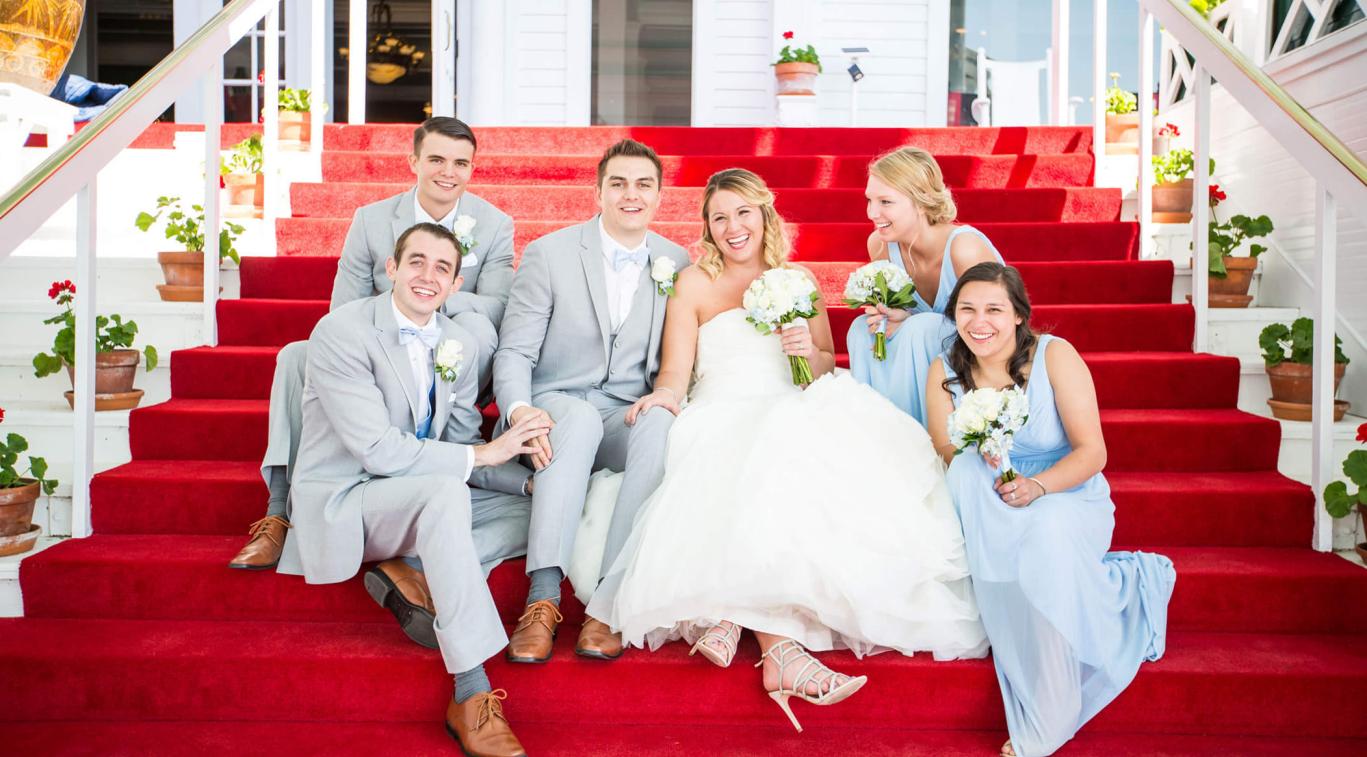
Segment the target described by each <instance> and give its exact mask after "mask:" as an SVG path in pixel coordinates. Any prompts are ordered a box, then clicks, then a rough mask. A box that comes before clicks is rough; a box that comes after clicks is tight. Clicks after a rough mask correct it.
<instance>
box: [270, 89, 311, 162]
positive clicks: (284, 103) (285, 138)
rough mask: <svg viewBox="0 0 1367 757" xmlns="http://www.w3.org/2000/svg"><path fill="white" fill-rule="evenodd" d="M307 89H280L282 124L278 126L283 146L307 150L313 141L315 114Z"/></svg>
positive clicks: (284, 147)
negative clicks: (310, 105) (311, 108)
mask: <svg viewBox="0 0 1367 757" xmlns="http://www.w3.org/2000/svg"><path fill="white" fill-rule="evenodd" d="M309 100H310V93H309V90H307V89H291V88H289V87H285V88H284V89H281V90H280V124H279V126H278V127H277V128H278V132H277V134H278V135H279V139H280V142H281V145H280V146H281V148H283V149H295V150H307V149H308V148H309V145H310V144H311V142H312V136H311V135H312V133H313V114H312V111H311V110H310V107H309Z"/></svg>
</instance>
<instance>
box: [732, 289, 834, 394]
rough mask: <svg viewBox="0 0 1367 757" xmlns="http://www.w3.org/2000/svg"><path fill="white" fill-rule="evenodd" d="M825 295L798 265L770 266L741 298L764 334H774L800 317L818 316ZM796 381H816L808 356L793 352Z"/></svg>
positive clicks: (749, 318) (792, 358)
mask: <svg viewBox="0 0 1367 757" xmlns="http://www.w3.org/2000/svg"><path fill="white" fill-rule="evenodd" d="M820 296H821V295H820V294H819V293H818V292H817V291H816V284H814V283H812V280H811V278H810V277H809V276H807V274H806V273H804V272H802V271H799V270H797V269H796V268H770V269H769V270H767V271H765V272H764V274H763V275H761V276H760V277H759V278H757V279H755V280H754V281H752V282H750V286H749V287H747V288H746V290H745V296H744V297H742V298H741V305H742V306H743V307H744V308H745V312H746V316H745V320H747V321H749V322H750V323H753V324H754V325H755V328H756V329H757V330H758V331H759V333H761V334H772V333H774V332H775V331H778V330H780V329H781V328H783V327H784V326H786V325H787V324H790V323H792V322H794V321H796V320H798V319H805V318H815V317H816V302H817V298H818V297H820ZM788 363H789V365H791V366H792V369H793V383H794V384H797V385H798V386H803V385H805V384H810V383H812V366H811V364H810V363H808V362H807V358H805V357H802V356H800V355H789V356H788Z"/></svg>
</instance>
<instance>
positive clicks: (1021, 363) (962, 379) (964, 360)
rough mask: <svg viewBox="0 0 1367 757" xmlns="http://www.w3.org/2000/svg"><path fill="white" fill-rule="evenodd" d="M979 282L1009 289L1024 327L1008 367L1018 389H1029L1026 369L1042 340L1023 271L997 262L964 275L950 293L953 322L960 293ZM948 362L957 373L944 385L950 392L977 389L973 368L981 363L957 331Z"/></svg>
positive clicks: (1018, 329) (949, 314) (949, 312)
mask: <svg viewBox="0 0 1367 757" xmlns="http://www.w3.org/2000/svg"><path fill="white" fill-rule="evenodd" d="M975 281H986V282H989V283H993V284H1001V285H1002V288H1004V289H1005V290H1006V297H1007V299H1009V300H1011V308H1012V309H1013V310H1015V311H1016V313H1015V314H1016V315H1018V316H1020V318H1021V322H1020V324H1019V325H1018V326H1016V350H1015V352H1013V353H1011V360H1010V361H1009V362H1008V363H1007V365H1006V367H1007V371H1008V372H1010V374H1011V381H1012V383H1014V384H1015V385H1016V386H1025V373H1024V368H1025V366H1026V364H1027V363H1029V362H1030V351H1031V350H1032V349H1034V347H1035V343H1036V342H1038V341H1039V337H1038V336H1036V335H1035V331H1034V329H1031V328H1030V295H1029V294H1028V293H1027V292H1026V291H1025V282H1024V281H1022V280H1021V274H1020V271H1018V270H1016V269H1015V268H1014V267H1012V266H1009V265H1002V264H1001V263H995V262H994V263H979V264H977V265H975V266H973V267H972V268H970V269H968V270H967V271H964V275H963V276H960V277H959V283H957V284H955V285H954V291H952V292H950V294H949V304H948V305H946V306H945V317H946V318H948V319H949V320H950V321H951V322H957V320H956V318H955V311H956V310H957V309H958V306H959V292H961V291H963V288H964V287H965V286H966V285H968V284H972V283H973V282H975ZM945 360H946V361H947V362H948V363H949V367H950V368H951V369H952V370H953V371H954V377H953V378H946V379H945V380H944V381H942V382H941V383H940V386H942V387H944V389H945V391H949V387H950V385H951V384H958V385H959V386H960V387H961V388H962V389H963V390H964V391H965V392H971V391H973V390H974V389H976V388H977V386H975V385H974V383H973V366H974V365H976V364H977V361H978V359H977V357H976V356H975V355H974V354H973V351H972V350H970V349H969V348H968V345H967V344H965V343H964V339H963V336H961V335H960V334H959V333H958V329H957V328H956V329H955V332H954V342H953V344H951V345H950V346H949V349H948V350H946V351H945Z"/></svg>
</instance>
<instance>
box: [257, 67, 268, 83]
mask: <svg viewBox="0 0 1367 757" xmlns="http://www.w3.org/2000/svg"><path fill="white" fill-rule="evenodd" d="M256 83H257V84H265V83H266V69H264V68H263V69H261V70H260V71H257V72H256Z"/></svg>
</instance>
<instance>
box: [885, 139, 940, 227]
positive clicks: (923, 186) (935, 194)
mask: <svg viewBox="0 0 1367 757" xmlns="http://www.w3.org/2000/svg"><path fill="white" fill-rule="evenodd" d="M869 173H870V174H871V175H873V176H877V177H878V178H879V179H880V180H882V181H883V183H885V184H887V185H888V186H890V187H892V188H893V189H896V190H897V191H898V192H901V193H902V194H904V195H906V196H907V197H909V198H911V201H912V203H914V204H915V205H916V207H918V208H920V209H921V210H922V211H923V212H924V213H925V214H926V222H927V223H929V224H930V225H932V226H934V225H936V224H940V223H951V222H953V220H954V218H955V217H956V216H957V215H958V214H959V211H958V208H956V207H954V197H953V196H951V195H950V193H949V189H948V188H947V187H946V186H945V177H944V174H942V173H941V172H940V164H939V163H936V162H935V156H933V155H931V154H930V153H928V152H926V151H925V150H922V149H921V148H919V147H899V148H897V149H896V150H892V151H889V152H885V153H883V154H882V155H880V156H878V157H877V158H874V160H873V162H872V163H869Z"/></svg>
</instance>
